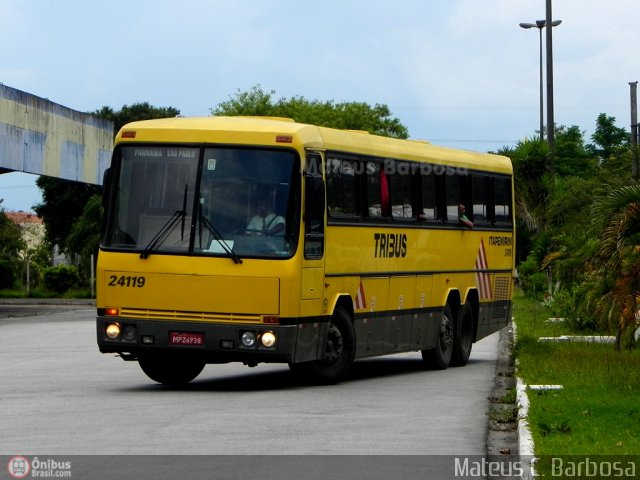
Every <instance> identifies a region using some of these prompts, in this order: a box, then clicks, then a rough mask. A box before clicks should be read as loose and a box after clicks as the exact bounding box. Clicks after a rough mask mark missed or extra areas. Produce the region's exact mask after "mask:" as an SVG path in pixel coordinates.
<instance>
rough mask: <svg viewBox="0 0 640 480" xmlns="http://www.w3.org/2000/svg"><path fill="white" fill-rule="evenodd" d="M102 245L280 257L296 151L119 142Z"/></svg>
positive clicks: (294, 197) (294, 188)
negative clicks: (200, 147) (126, 144)
mask: <svg viewBox="0 0 640 480" xmlns="http://www.w3.org/2000/svg"><path fill="white" fill-rule="evenodd" d="M112 168H113V169H114V173H115V178H114V181H113V183H112V188H113V189H114V192H113V195H112V198H111V202H110V208H109V210H108V217H107V229H106V233H105V237H104V239H103V247H106V248H110V249H122V250H131V251H139V252H140V253H141V256H142V257H143V258H146V257H147V256H149V255H153V254H157V253H172V254H185V255H207V256H209V255H211V256H226V257H231V258H232V259H233V260H234V261H236V263H238V261H239V260H240V259H241V258H244V257H269V258H285V257H290V256H291V255H293V253H294V252H295V249H296V246H297V237H298V220H297V218H298V212H299V208H298V204H299V180H298V172H299V168H298V161H297V156H296V154H295V152H293V151H289V150H266V149H255V148H230V147H225V148H221V147H215V148H214V147H206V148H204V149H203V150H202V151H201V149H199V148H179V147H175V148H174V147H166V146H162V147H159V146H158V147H149V146H145V147H138V146H123V147H120V148H119V149H118V150H117V151H116V154H115V155H114V162H113V165H112Z"/></svg>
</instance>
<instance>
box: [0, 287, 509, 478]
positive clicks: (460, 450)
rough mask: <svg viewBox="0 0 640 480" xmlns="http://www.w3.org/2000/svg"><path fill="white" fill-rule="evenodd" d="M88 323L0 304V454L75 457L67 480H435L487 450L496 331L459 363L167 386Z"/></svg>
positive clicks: (212, 370)
mask: <svg viewBox="0 0 640 480" xmlns="http://www.w3.org/2000/svg"><path fill="white" fill-rule="evenodd" d="M94 318H95V309H94V307H93V303H92V302H91V301H76V302H68V301H59V302H56V303H55V304H53V303H42V302H40V301H37V300H30V301H20V302H8V301H6V300H5V301H0V378H2V383H1V384H0V405H2V413H3V415H2V418H1V419H0V431H2V432H5V433H4V435H2V436H0V455H17V454H22V455H27V454H31V455H34V454H40V458H46V456H47V455H50V456H53V457H52V458H59V456H73V457H69V458H71V459H72V461H73V462H74V465H75V471H74V472H73V473H74V475H73V476H72V478H105V479H106V478H185V475H186V472H187V471H188V475H186V477H188V478H216V479H217V478H225V479H227V478H229V479H234V478H247V477H248V476H259V477H260V478H267V479H268V478H280V479H281V478H283V477H284V478H301V479H306V478H314V479H315V478H318V479H319V478H323V479H324V478H327V477H330V478H345V479H346V478H349V479H354V478H367V479H383V478H384V479H389V478H397V479H405V478H406V479H414V478H416V479H417V478H420V479H425V478H436V479H438V478H442V479H445V478H454V475H453V474H454V461H455V459H456V458H462V457H464V456H471V457H472V458H475V459H476V460H478V459H480V458H481V457H482V456H484V455H485V453H486V438H487V423H488V421H487V417H486V411H487V408H488V400H487V398H488V397H489V395H490V392H491V389H492V384H493V378H494V371H495V364H496V357H497V353H496V352H497V344H498V335H497V334H496V335H492V336H491V337H488V338H487V339H484V340H482V341H481V342H479V343H477V344H475V345H474V350H473V352H472V356H471V359H470V361H469V364H468V365H467V366H466V367H464V368H451V369H448V370H446V371H425V370H423V369H422V363H421V361H420V355H419V354H417V353H411V354H401V355H392V356H388V357H381V358H375V359H369V360H363V361H359V362H357V363H356V365H355V368H354V369H353V372H352V374H351V375H350V377H349V378H348V379H346V380H345V381H344V382H342V383H340V384H338V385H334V386H327V387H315V386H301V385H299V384H296V383H294V382H292V379H291V377H290V375H289V374H288V369H287V367H286V366H283V365H264V364H261V365H259V366H258V367H256V368H254V369H249V368H247V367H244V366H242V365H239V364H228V365H208V366H207V367H206V368H205V370H204V372H203V373H202V374H201V375H200V377H198V378H197V379H196V380H195V381H194V382H192V383H191V384H189V385H188V386H186V387H184V388H180V389H175V388H167V387H163V386H161V385H157V384H155V383H153V382H151V381H150V380H149V379H147V378H146V377H145V376H144V374H143V373H142V371H141V370H140V369H139V367H138V365H137V364H136V363H133V362H123V361H122V360H120V359H118V358H114V356H113V355H101V354H100V353H99V352H98V350H97V346H96V343H95V324H94ZM7 432H9V433H8V434H7ZM192 455H198V456H196V457H193V456H192ZM0 460H3V459H0ZM5 472H6V470H3V471H0V479H2V478H5V477H4V476H3V475H6V474H5ZM6 478H9V477H6ZM455 478H465V477H460V476H457V477H455Z"/></svg>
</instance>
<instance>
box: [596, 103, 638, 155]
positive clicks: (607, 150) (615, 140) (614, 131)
mask: <svg viewBox="0 0 640 480" xmlns="http://www.w3.org/2000/svg"><path fill="white" fill-rule="evenodd" d="M629 138H630V134H629V132H627V131H626V130H625V129H624V128H620V127H616V119H615V117H610V116H608V115H607V114H605V113H601V114H600V115H598V118H597V120H596V130H595V132H594V133H593V135H591V140H593V143H594V145H588V148H589V150H591V151H592V152H593V153H594V154H596V155H598V156H599V157H600V158H602V159H607V158H609V157H611V156H612V155H613V154H614V153H615V152H616V150H618V149H619V148H620V147H622V146H624V145H626V144H628V143H629Z"/></svg>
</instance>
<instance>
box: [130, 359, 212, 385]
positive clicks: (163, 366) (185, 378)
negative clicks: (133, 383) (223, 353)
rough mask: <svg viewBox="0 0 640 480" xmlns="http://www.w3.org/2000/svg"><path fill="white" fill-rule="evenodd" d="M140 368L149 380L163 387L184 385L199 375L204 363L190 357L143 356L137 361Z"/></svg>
mask: <svg viewBox="0 0 640 480" xmlns="http://www.w3.org/2000/svg"><path fill="white" fill-rule="evenodd" d="M138 363H139V364H140V368H142V371H143V372H144V373H145V374H146V375H147V377H149V378H150V379H151V380H153V381H155V382H158V383H161V384H163V385H184V384H186V383H189V382H190V381H191V380H193V379H194V378H196V377H197V376H198V375H200V372H202V370H203V369H204V366H205V362H203V361H201V360H198V359H196V358H192V357H178V356H173V355H145V356H142V357H140V358H139V359H138Z"/></svg>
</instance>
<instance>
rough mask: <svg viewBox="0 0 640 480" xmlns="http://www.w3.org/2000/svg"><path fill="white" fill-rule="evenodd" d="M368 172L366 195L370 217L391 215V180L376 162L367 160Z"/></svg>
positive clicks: (365, 166) (367, 211) (367, 215)
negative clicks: (389, 180)
mask: <svg viewBox="0 0 640 480" xmlns="http://www.w3.org/2000/svg"><path fill="white" fill-rule="evenodd" d="M364 170H365V172H366V175H365V176H366V190H367V193H366V197H367V210H366V212H365V216H366V217H368V218H381V217H387V216H389V182H388V179H387V175H386V174H385V173H384V171H383V170H382V168H381V165H380V164H379V163H376V162H367V163H366V164H365V165H364Z"/></svg>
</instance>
